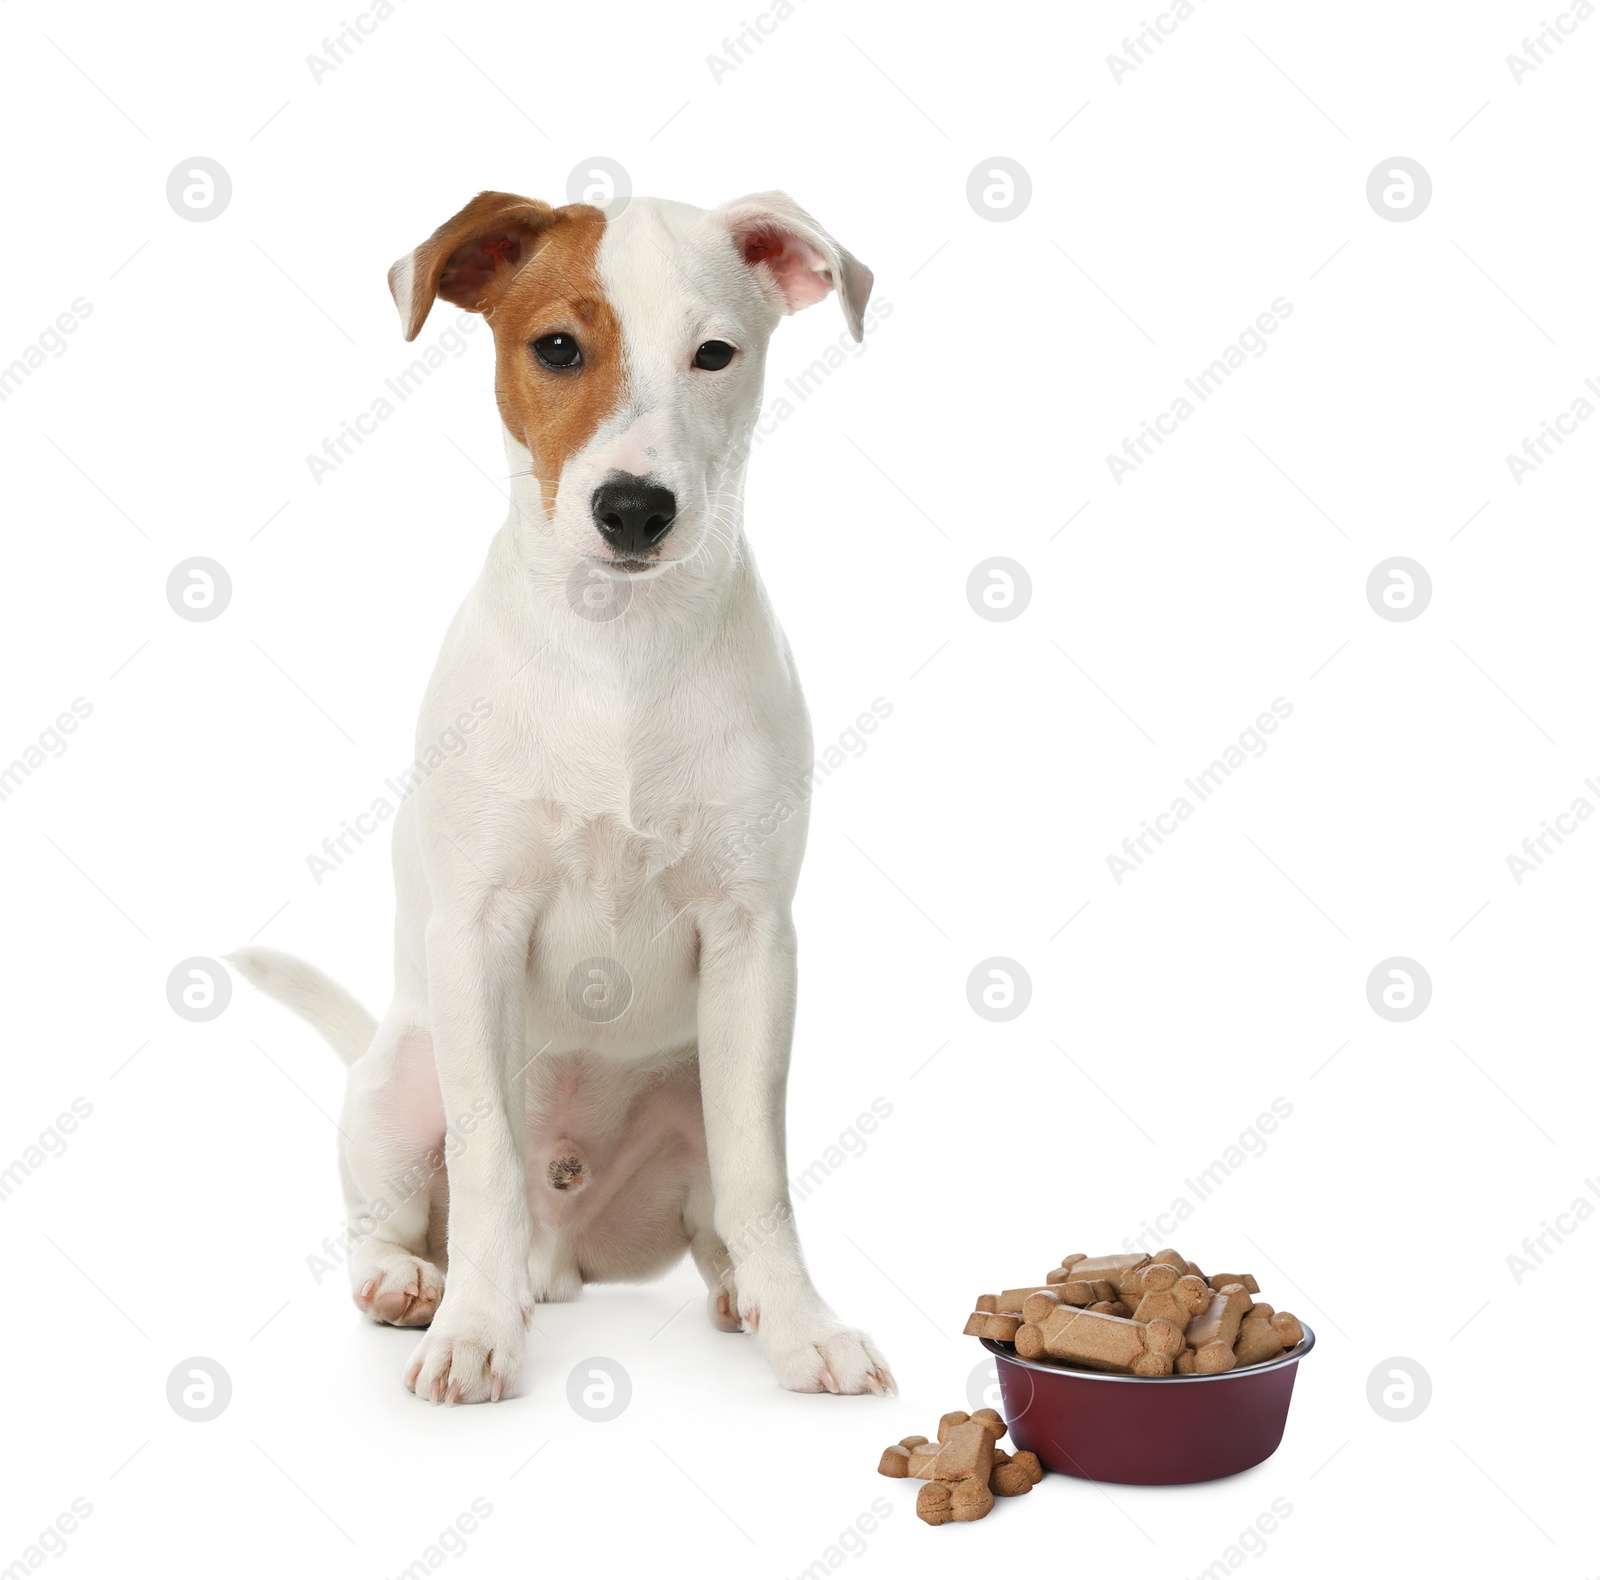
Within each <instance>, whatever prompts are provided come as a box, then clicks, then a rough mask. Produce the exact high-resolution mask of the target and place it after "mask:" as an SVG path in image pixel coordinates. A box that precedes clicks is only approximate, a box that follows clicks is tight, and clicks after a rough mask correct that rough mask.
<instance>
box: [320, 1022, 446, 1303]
mask: <svg viewBox="0 0 1600 1580" xmlns="http://www.w3.org/2000/svg"><path fill="white" fill-rule="evenodd" d="M420 1019H421V1017H420V1016H419V1015H418V1014H416V1013H415V1012H413V1011H410V1010H408V1009H407V1008H406V1007H404V1006H401V1005H396V1006H395V1007H394V1008H392V1009H391V1010H390V1012H389V1014H388V1016H387V1017H386V1018H385V1020H384V1022H383V1024H382V1025H381V1026H380V1027H379V1028H378V1033H377V1036H376V1037H375V1038H374V1039H373V1043H372V1046H371V1048H370V1049H368V1051H367V1053H366V1054H365V1055H364V1056H363V1057H362V1059H361V1060H360V1061H359V1062H358V1063H357V1064H356V1065H355V1067H354V1068H353V1069H352V1070H351V1071H350V1084H349V1087H348V1089H347V1091H346V1095H345V1106H344V1116H343V1120H342V1122H341V1126H340V1128H341V1131H342V1132H343V1136H344V1141H343V1144H342V1146H341V1149H340V1170H339V1171H340V1175H341V1177H342V1179H343V1181H344V1188H345V1201H346V1204H347V1205H348V1207H349V1209H350V1237H351V1249H350V1263H349V1267H350V1292H351V1294H352V1295H353V1296H354V1297H355V1302H356V1304H357V1305H358V1306H359V1307H360V1308H361V1310H362V1311H364V1312H366V1313H367V1315H368V1316H370V1317H372V1318H373V1320H374V1321H377V1322H387V1323H391V1324H393V1325H394V1326H396V1327H406V1328H414V1327H426V1326H427V1325H428V1323H429V1322H431V1321H432V1320H433V1314H434V1312H435V1311H436V1310H437V1309H438V1306H439V1302H440V1301H441V1300H442V1299H443V1298H444V1273H443V1270H442V1269H441V1267H440V1266H439V1262H438V1260H437V1259H436V1258H437V1257H438V1256H439V1255H441V1254H442V1249H443V1246H444V1242H445V1234H444V1225H443V1223H435V1222H434V1217H435V1212H436V1210H437V1211H438V1212H439V1213H441V1214H442V1212H443V1210H444V1203H445V1192H444V1138H445V1121H444V1105H443V1103H442V1101H441V1099H440V1096H439V1078H438V1075H437V1074H436V1072H435V1070H434V1065H433V1039H432V1037H431V1036H430V1035H429V1033H428V1031H427V1029H426V1027H425V1026H423V1025H421V1024H419V1021H420Z"/></svg>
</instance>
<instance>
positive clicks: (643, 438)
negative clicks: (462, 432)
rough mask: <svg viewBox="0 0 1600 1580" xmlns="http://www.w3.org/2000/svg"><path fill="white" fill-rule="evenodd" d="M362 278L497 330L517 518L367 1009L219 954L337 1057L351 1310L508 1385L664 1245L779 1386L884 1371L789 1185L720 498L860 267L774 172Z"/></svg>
mask: <svg viewBox="0 0 1600 1580" xmlns="http://www.w3.org/2000/svg"><path fill="white" fill-rule="evenodd" d="M389 283H390V288H391V290H392V291H393V293H394V297H395V301H396V303H397V304H398V306H399V309H400V319H401V322H402V324H403V325H404V328H405V333H406V338H407V339H408V340H410V339H414V338H415V336H416V335H417V333H418V331H419V330H420V329H421V328H422V325H423V322H424V321H425V320H426V318H427V316H428V312H429V309H430V308H431V307H432V305H433V303H434V300H435V298H438V297H443V298H444V299H445V300H446V301H448V302H453V303H455V304H457V305H458V306H460V307H463V308H468V309H471V310H474V311H477V312H481V313H483V314H484V315H485V317H486V318H487V319H488V321H489V323H490V325H491V326H492V328H493V331H494V340H495V357H496V374H495V387H496V394H497V398H498V403H499V408H500V415H501V417H502V419H503V421H504V424H505V444H506V452H507V454H508V456H509V457H510V461H511V469H512V474H513V491H512V505H511V513H510V515H509V517H508V519H507V520H506V523H505V525H504V526H503V527H502V528H501V529H500V531H499V533H498V534H497V536H496V537H495V539H494V541H493V543H492V545H491V547H490V549H489V557H488V561H487V563H486V564H485V566H484V569H483V573H482V574H481V575H480V576H479V578H478V581H477V584H476V586H474V587H473V589H472V591H471V593H470V594H469V595H468V597H467V600H466V603H465V604H464V605H463V606H462V608H461V610H460V612H459V613H458V614H457V615H456V618H455V620H454V622H453V624H452V625H451V627H450V630H449V634H448V635H447V636H446V638H445V643H444V650H443V652H442V653H441V654H440V657H439V662H438V666H437V667H436V669H435V670H434V674H433V679H432V682H431V683H430V685H429V687H428V692H427V697H426V699H425V700H424V702H423V706H422V716H421V719H420V721H419V723H418V727H417V741H418V749H419V754H422V753H425V752H426V751H427V750H428V748H429V747H430V746H433V745H434V744H435V743H438V742H439V741H440V740H441V739H444V740H455V739H460V740H462V741H464V742H465V743H466V744H465V747H464V749H462V750H461V751H459V752H458V753H457V754H455V755H445V756H444V760H443V762H442V764H441V765H440V766H438V767H437V769H435V770H434V771H432V772H431V773H429V774H428V775H427V777H426V778H425V779H424V780H423V782H422V783H421V784H420V785H419V787H418V788H417V789H416V790H415V792H414V793H413V794H412V795H411V796H410V797H409V798H408V799H407V800H406V801H405V802H404V803H403V805H402V807H401V810H400V812H399V814H398V816H397V818H396V822H395V829H394V866H395V884H396V889H397V897H398V916H397V921H396V940H395V994H394V1001H393V1003H392V1005H391V1006H390V1009H389V1013H388V1014H387V1015H386V1016H385V1017H384V1019H383V1022H382V1023H381V1024H380V1025H375V1024H374V1023H373V1021H372V1018H371V1017H370V1016H369V1015H368V1014H367V1012H366V1011H365V1010H364V1009H362V1008H361V1006H360V1005H358V1004H357V1003H356V1002H355V1001H354V1000H353V999H351V998H350V997H349V996H348V995H347V994H346V993H345V992H344V991H343V990H342V989H341V988H339V987H338V986H337V985H336V984H334V983H333V982H331V981H329V980H328V979H327V978H326V977H324V976H323V975H322V974H321V973H320V972H318V971H316V970H314V969H313V968H311V967H309V966H307V965H304V964H303V963H301V962H299V961H296V960H293V959H290V958H289V957H288V956H285V955H281V954H278V953H277V952H275V951H272V950H265V949H250V950H246V951H244V952H242V953H241V954H238V955H235V956H233V957H232V958H233V960H234V961H235V962H236V963H237V964H238V965H239V967H240V968H241V969H242V970H243V972H244V973H245V974H246V975H247V976H248V977H249V978H250V979H251V980H252V981H253V982H255V983H256V984H257V985H258V986H260V987H261V988H263V989H265V990H266V991H267V992H268V993H271V994H273V995H274V996H275V997H277V998H279V999H281V1000H282V1001H283V1002H284V1003H285V1004H287V1005H288V1006H289V1007H290V1008H292V1009H294V1010H296V1011H298V1012H299V1013H300V1014H301V1015H303V1016H304V1017H305V1018H306V1019H307V1020H309V1021H310V1022H311V1023H312V1024H313V1025H314V1026H316V1027H318V1028H319V1029H320V1030H321V1031H322V1032H323V1033H324V1034H325V1035H326V1036H327V1037H328V1038H329V1040H330V1041H332V1042H333V1044H334V1045H335V1047H337V1048H338V1049H339V1050H340V1052H341V1053H342V1054H343V1055H344V1057H345V1058H346V1059H347V1060H349V1061H351V1069H350V1075H349V1083H348V1091H347V1095H346V1099H345V1107H344V1117H343V1121H342V1126H341V1128H342V1131H343V1136H344V1140H343V1142H342V1145H341V1174H342V1176H343V1180H344V1189H345V1198H346V1201H347V1203H348V1206H349V1213H350V1223H351V1226H352V1234H353V1235H359V1238H357V1239H356V1240H355V1243H354V1244H353V1247H352V1254H351V1260H350V1267H351V1277H352V1290H353V1292H354V1294H355V1299H356V1303H357V1304H358V1305H359V1306H360V1307H361V1309H362V1310H363V1311H365V1312H368V1313H369V1314H370V1315H371V1316H372V1317H374V1318H375V1319H376V1320H378V1321H381V1322H389V1323H394V1324H397V1325H400V1326H413V1327H426V1328H427V1332H426V1334H425V1335H424V1336H423V1339H422V1342H421V1343H420V1344H419V1345H418V1346H417V1348H416V1351H415V1352H414V1353H413V1355H412V1357H411V1360H410V1364H409V1366H408V1368H407V1370H406V1373H405V1381H406V1383H407V1385H408V1386H409V1387H410V1388H411V1389H412V1390H413V1391H414V1392H415V1393H416V1394H417V1395H418V1396H419V1397H421V1398H424V1399H431V1400H434V1401H438V1402H450V1403H453V1402H456V1401H458V1400H459V1401H462V1402H467V1401H477V1400H486V1399H499V1398H500V1397H502V1395H504V1394H507V1393H509V1392H511V1391H512V1390H513V1389H514V1388H515V1386H516V1382H517V1377H518V1371H519V1368H520V1366H521V1362H522V1351H523V1336H524V1330H525V1328H526V1325H527V1323H528V1321H529V1319H530V1317H531V1313H532V1308H533V1306H534V1304H535V1303H536V1302H539V1301H554V1300H570V1299H572V1298H574V1297H575V1296H576V1295H577V1293H578V1291H579V1290H580V1288H581V1287H582V1285H583V1284H585V1283H587V1282H605V1281H613V1280H634V1279H642V1278H645V1277H648V1276H650V1275H653V1274H656V1273H659V1272H661V1271H663V1270H665V1269H666V1268H668V1267H670V1266H671V1265H672V1264H673V1263H675V1262H676V1261H677V1260H678V1258H679V1257H680V1256H681V1255H682V1254H683V1251H684V1250H685V1248H687V1249H688V1250H689V1251H690V1253H691V1254H692V1255H693V1257H694V1259H695V1262H696V1264H697V1265H698V1267H699V1269H700V1272H701V1274H702V1275H703V1277H704V1278H705V1281H706V1284H707V1286H708V1288H709V1289H710V1292H711V1293H710V1297H709V1303H710V1308H711V1314H712V1319H713V1321H715V1322H716V1323H717V1325H718V1326H720V1327H723V1328H727V1329H738V1328H740V1327H741V1326H742V1327H744V1328H746V1329H748V1330H749V1331H752V1332H754V1333H755V1334H756V1335H757V1337H758V1340H759V1342H760V1344H761V1346H762V1348H763V1349H764V1351H765V1352H766V1355H767V1358H768V1359H769V1361H770V1362H771V1364H772V1367H773V1369H774V1370H775V1371H776V1372H777V1374H778V1378H779V1380H780V1381H781V1382H782V1383H783V1385H784V1386H785V1387H787V1388H795V1389H801V1390H808V1391H818V1390H829V1391H832V1392H835V1393H862V1392H869V1391H870V1392H873V1393H882V1392H886V1391H892V1390H893V1387H894V1382H893V1379H892V1377H891V1376H890V1373H889V1368H888V1366H887V1364H886V1363H885V1362H884V1359H883V1357H882V1356H881V1355H880V1354H879V1353H878V1351H877V1350H876V1349H875V1348H874V1347H873V1345H872V1343H871V1341H870V1340H869V1339H868V1338H867V1337H866V1336H865V1335H864V1334H861V1333H858V1332H855V1331H853V1330H852V1329H850V1328H848V1327H846V1326H845V1325H844V1324H843V1323H842V1322H840V1321H839V1319H838V1318H837V1317H836V1316H835V1315H834V1314H833V1312H832V1311H831V1310H830V1309H829V1308H828V1306H827V1305H826V1304H825V1303H824V1301H823V1300H822V1298H821V1296H820V1295H819V1294H818V1293H817V1291H816V1289H815V1287H814V1286H813V1285H812V1282H811V1278H810V1276H809V1274H808V1273H807V1271H806V1267H805V1262H804V1260H803V1258H802V1255H801V1250H800V1244H799V1239H798V1236H797V1234H796V1231H795V1226H794V1221H793V1216H792V1212H791V1209H790V1205H789V1188H788V1181H787V1178H786V1167H785V1157H784V1087H785V1082H786V1079H787V1074H788V1065H789V1051H790V1041H791V1037H792V1032H793V1025H794V1014H795V932H794V924H793V921H792V919H791V915H790V903H791V899H792V896H793V894H794V889H795V882H796V878H797V876H798V873H799V867H800V859H801V853H802V850H803V847H804V844H805V835H806V815H805V804H804V802H805V798H804V796H797V795H796V794H795V792H794V791H793V789H792V788H791V787H792V786H793V785H795V784H796V783H797V782H799V783H805V782H806V781H807V780H808V778H809V774H810V771H811V767H812V755H811V732H810V725H809V722H808V719H807V716H806V710H805V704H804V701H803V700H802V698H801V694H800V684H799V681H798V679H797V678H796V675H795V670H794V663H793V660H792V659H791V657H790V654H789V649H788V644H787V643H786V641H785V640H784V637H783V634H782V632H781V631H780V630H779V628H778V624H777V621H776V619H775V618H774V615H773V612H772V608H771V606H770V604H769V603H768V601H767V598H766V595H765V593H764V591H763V589H762V586H761V583H760V580H759V579H758V577H757V575H756V570H755V566H754V564H753V563H752V562H751V558H750V551H749V548H748V546H747V544H746V542H745V538H744V532H743V527H742V487H743V478H744V467H745V461H746V458H747V451H748V445H749V440H750V435H751V432H752V430H753V426H754V423H755V419H756V415H757V412H758V409H759V405H760V400H761V387H762V371H763V365H764V362H765V355H766V345H767V340H768V337H769V336H770V335H771V333H772V330H773V328H774V327H775V326H776V324H777V322H778V320H779V318H780V317H781V316H782V315H783V314H785V313H787V312H793V311H794V310H795V309H797V308H800V307H805V306H807V305H808V304H809V303H812V302H815V301H819V300H821V299H822V298H823V297H824V296H826V295H828V294H829V292H831V291H835V290H836V291H837V292H838V294H839V299H840V301H841V303H842V305H843V308H844V314H845V320H846V322H847V324H848V325H849V327H850V330H851V332H852V333H853V334H854V336H855V338H856V339H857V340H859V339H860V338H861V334H862V313H863V310H864V309H865V307H866V302H867V297H868V293H869V292H870V290H871V287H872V275H871V273H870V272H869V271H868V270H867V269H866V268H865V267H864V266H863V265H862V264H860V263H858V262H857V261H856V259H854V258H853V257H851V256H850V254H849V253H848V252H846V251H845V250H844V249H843V248H842V247H840V246H838V245H837V244H836V243H835V242H834V241H833V240H832V238H831V237H829V236H828V235H827V233H826V232H824V231H823V230H822V229H821V228H820V227H819V226H818V225H817V224H816V223H815V222H814V221H813V220H812V219H811V218H810V216H809V215H807V214H806V213H805V212H804V211H803V210H801V209H800V208H798V207H797V206H796V205H795V204H794V203H792V202H791V201H790V200H789V199H788V198H786V197H784V196H783V195H782V194H780V193H766V194H762V195H760V196H755V197H749V198H745V199H742V200H741V201H739V202H736V203H732V204H730V205H728V206H727V207H726V208H722V209H718V210H715V211H710V212H708V211H706V210H702V209H695V208H690V207H686V206H685V205H682V204H678V203H667V202H661V201H657V200H652V199H644V198H635V199H634V200H633V201H632V202H631V203H629V204H628V205H627V207H626V209H625V210H624V212H623V213H622V214H621V215H620V216H619V217H616V218H613V219H607V217H606V216H605V215H604V214H602V213H601V212H600V211H599V210H598V209H594V208H589V207H587V206H584V205H571V206H568V207H564V208H551V207H550V206H549V205H547V204H544V203H540V202H536V201H534V200H532V199H528V198H521V197H515V196H511V195H508V194H505V193H498V192H485V193H482V194H481V195H479V196H478V197H476V198H474V199H473V201H472V202H471V203H469V204H468V205H467V206H466V208H464V209H463V210H462V211H461V212H460V213H459V214H457V215H456V216H455V218H453V219H451V220H449V221H448V222H447V223H446V224H444V225H442V226H441V227H440V228H439V229H438V230H437V231H435V232H434V234H433V235H432V236H431V237H430V238H429V239H428V240H427V241H425V242H424V243H423V244H422V245H421V246H420V247H418V248H417V250H416V251H415V252H413V253H412V254H411V255H410V256H409V257H406V258H403V259H401V260H400V262H399V263H397V264H396V265H395V266H394V268H393V269H392V270H391V271H390V274H389ZM468 731H470V734H468V733H467V732H468ZM451 732H456V734H455V735H454V736H453V735H452V733H451ZM435 755H436V756H437V755H439V754H437V753H435ZM796 802H798V803H799V804H798V805H797V804H795V803H796ZM757 828H758V829H759V830H760V833H759V836H758V837H754V838H752V837H751V836H750V832H749V831H750V830H752V829H757ZM441 1165H442V1166H441ZM447 1271H448V1278H447V1277H446V1272H447Z"/></svg>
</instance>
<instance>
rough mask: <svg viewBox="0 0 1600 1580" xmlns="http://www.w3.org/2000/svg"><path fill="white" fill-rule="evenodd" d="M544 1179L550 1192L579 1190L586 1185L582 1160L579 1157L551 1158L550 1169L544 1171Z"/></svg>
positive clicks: (586, 1180)
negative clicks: (548, 1184) (548, 1185)
mask: <svg viewBox="0 0 1600 1580" xmlns="http://www.w3.org/2000/svg"><path fill="white" fill-rule="evenodd" d="M545 1178H546V1179H547V1180H548V1181H549V1182H550V1188H551V1189H552V1190H581V1189H582V1188H583V1186H584V1185H586V1184H587V1183H588V1179H587V1177H586V1176H585V1174H584V1171H583V1159H582V1158H579V1157H561V1158H552V1159H551V1160H550V1167H549V1168H548V1169H547V1170H545Z"/></svg>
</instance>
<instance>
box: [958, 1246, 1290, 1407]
mask: <svg viewBox="0 0 1600 1580" xmlns="http://www.w3.org/2000/svg"><path fill="white" fill-rule="evenodd" d="M1260 1290H1261V1286H1260V1285H1259V1284H1258V1283H1257V1282H1256V1281H1255V1279H1254V1278H1253V1277H1251V1276H1250V1274H1248V1273H1242V1274H1235V1273H1213V1274H1212V1275H1211V1276H1210V1277H1209V1278H1208V1277H1207V1276H1206V1275H1205V1274H1204V1273H1202V1272H1201V1271H1200V1269H1199V1268H1198V1267H1196V1266H1195V1264H1194V1263H1193V1262H1191V1261H1188V1260H1187V1259H1186V1258H1184V1257H1183V1256H1182V1255H1180V1254H1179V1253H1178V1252H1177V1251H1174V1250H1171V1249H1170V1248H1169V1249H1167V1250H1164V1251H1157V1252H1156V1254H1155V1255H1154V1256H1145V1255H1143V1254H1142V1253H1139V1252H1130V1253H1128V1254H1126V1255H1119V1256H1085V1255H1083V1253H1082V1252H1078V1253H1077V1254H1075V1255H1073V1256H1064V1257H1062V1259H1061V1265H1060V1266H1059V1267H1053V1268H1051V1270H1050V1271H1049V1272H1048V1273H1047V1274H1045V1281H1044V1283H1042V1284H1029V1285H1025V1286H1023V1287H1022V1288H1019V1289H1004V1290H1001V1292H1000V1293H999V1294H998V1295H980V1296H979V1297H978V1302H977V1309H976V1310H975V1311H974V1312H973V1313H972V1315H971V1316H970V1317H968V1318H967V1325H966V1327H965V1328H964V1329H962V1331H963V1332H964V1333H966V1334H969V1335H975V1336H976V1337H978V1338H983V1339H994V1340H996V1341H997V1342H999V1343H1001V1344H1009V1345H1011V1346H1013V1347H1014V1348H1015V1350H1016V1352H1017V1354H1018V1355H1020V1356H1021V1357H1022V1358H1023V1359H1024V1360H1053V1361H1060V1362H1062V1363H1063V1364H1065V1365H1068V1366H1081V1367H1085V1368H1087V1369H1088V1370H1090V1371H1105V1372H1123V1373H1126V1374H1131V1375H1132V1376H1135V1377H1170V1376H1172V1375H1174V1374H1177V1375H1179V1376H1189V1375H1191V1374H1194V1373H1198V1374H1200V1375H1202V1376H1209V1375H1213V1374H1215V1373H1217V1372H1228V1371H1232V1370H1233V1369H1234V1368H1235V1367H1237V1366H1259V1365H1260V1364H1261V1363H1262V1362H1263V1361H1270V1360H1273V1359H1275V1358H1276V1357H1277V1356H1279V1355H1281V1354H1282V1353H1283V1352H1284V1351H1285V1350H1287V1349H1293V1347H1294V1346H1295V1345H1296V1344H1298V1343H1299V1342H1300V1341H1301V1340H1302V1339H1303V1338H1304V1337H1305V1330H1304V1329H1303V1328H1302V1327H1301V1326H1300V1323H1299V1321H1298V1320H1297V1319H1296V1318H1295V1317H1294V1316H1292V1315H1291V1314H1290V1313H1289V1312H1287V1311H1274V1310H1273V1309H1272V1307H1271V1306H1269V1305H1267V1304H1266V1302H1265V1301H1262V1300H1257V1299H1256V1298H1255V1297H1256V1296H1257V1295H1258V1294H1259V1293H1260Z"/></svg>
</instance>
